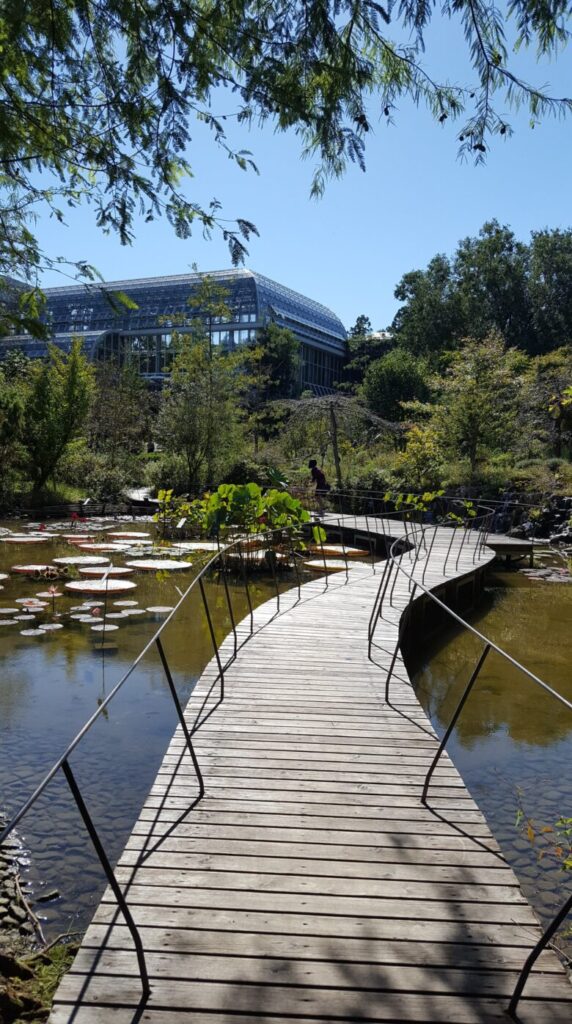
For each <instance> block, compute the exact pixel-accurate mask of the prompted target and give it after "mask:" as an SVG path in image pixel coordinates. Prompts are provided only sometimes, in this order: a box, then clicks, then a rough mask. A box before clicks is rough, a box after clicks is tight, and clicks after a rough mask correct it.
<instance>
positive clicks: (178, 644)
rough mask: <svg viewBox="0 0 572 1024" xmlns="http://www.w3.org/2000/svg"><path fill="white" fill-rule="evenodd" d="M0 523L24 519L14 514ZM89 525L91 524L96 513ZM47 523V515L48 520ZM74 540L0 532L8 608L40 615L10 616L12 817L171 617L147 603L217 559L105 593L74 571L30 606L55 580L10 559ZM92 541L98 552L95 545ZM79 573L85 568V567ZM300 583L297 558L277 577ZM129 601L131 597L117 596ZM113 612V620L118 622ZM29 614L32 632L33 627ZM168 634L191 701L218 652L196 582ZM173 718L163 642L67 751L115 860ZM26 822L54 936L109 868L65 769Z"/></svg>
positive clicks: (73, 549) (2, 710) (0, 605)
mask: <svg viewBox="0 0 572 1024" xmlns="http://www.w3.org/2000/svg"><path fill="white" fill-rule="evenodd" d="M20 525H21V524H20ZM0 526H4V527H8V528H9V529H11V530H12V531H14V530H15V529H16V525H15V523H14V522H13V521H10V522H8V523H4V524H0ZM105 526H106V533H105V534H103V535H100V536H98V537H96V538H95V540H96V542H98V541H100V542H101V541H106V540H107V539H108V538H107V533H108V531H109V530H111V529H113V528H115V529H118V530H127V531H138V532H146V531H148V532H150V533H151V534H152V535H153V534H154V526H153V524H152V523H143V524H141V523H139V522H138V523H135V524H133V523H128V524H126V523H120V524H117V523H116V524H112V523H106V524H105ZM89 528H90V532H91V529H92V526H91V524H90V527H89ZM51 530H52V528H51V527H48V531H46V532H48V533H49V532H51ZM68 532H69V529H68ZM78 553H80V549H79V548H78V547H77V546H76V545H75V544H70V542H69V541H66V540H64V539H63V536H62V535H58V536H55V537H49V536H46V538H45V539H43V540H42V541H41V542H39V543H37V544H36V543H26V542H22V543H6V542H0V573H7V574H9V575H8V578H6V579H2V580H0V584H1V585H2V587H3V590H1V591H0V620H2V619H6V620H14V619H15V618H16V615H29V614H33V615H34V619H33V620H32V619H24V620H21V621H11V624H10V625H7V626H3V627H2V628H0V665H1V666H2V668H1V679H0V810H2V811H3V812H4V813H6V814H7V815H8V816H10V815H11V814H13V813H14V812H15V811H16V810H18V808H19V807H20V806H21V804H23V803H24V801H25V800H26V799H27V798H28V796H29V795H30V794H31V793H32V792H33V790H34V788H35V786H36V785H37V784H38V782H39V781H40V780H41V778H42V777H43V775H44V774H45V772H46V771H47V769H48V768H49V767H50V765H51V764H52V762H53V761H55V760H56V758H57V757H58V756H59V755H60V754H61V753H62V752H63V750H64V749H65V747H66V746H67V744H68V742H69V741H70V740H71V739H72V738H73V736H74V735H75V733H76V732H77V731H78V729H79V728H80V727H81V726H82V724H83V723H84V722H85V721H86V720H87V719H88V718H89V716H90V715H91V714H92V713H93V712H94V711H95V710H96V709H97V707H98V705H99V704H100V703H101V701H102V700H103V699H104V698H105V696H106V694H108V693H109V692H110V690H111V689H112V688H113V686H114V685H115V683H116V682H117V681H118V680H119V679H120V677H121V676H122V675H123V673H124V672H125V671H126V670H127V668H128V667H129V665H130V663H131V662H132V661H133V659H134V658H135V657H136V656H137V655H138V654H139V652H140V651H141V649H142V648H143V646H144V645H145V643H146V642H147V641H148V640H149V639H150V638H151V636H152V635H153V634H154V632H155V631H156V630H157V628H158V627H159V625H160V623H161V621H162V619H164V618H165V617H166V614H167V613H166V612H165V611H163V612H160V611H151V610H149V609H153V608H155V609H157V608H163V609H166V608H168V607H172V606H174V605H175V604H176V603H177V601H178V600H179V597H180V593H181V591H184V590H185V589H186V588H187V587H188V586H189V584H190V583H191V582H192V580H193V578H194V576H195V575H196V572H197V571H198V569H200V568H201V567H202V566H203V565H204V563H205V561H206V560H207V559H208V558H209V555H208V554H206V555H205V554H199V553H197V554H196V555H195V554H192V555H190V559H191V562H192V565H191V567H190V568H188V569H187V571H181V572H170V573H161V572H159V573H155V572H145V573H143V572H137V573H136V574H134V575H133V576H130V577H129V579H130V580H132V581H133V582H135V583H136V588H135V589H133V590H130V591H129V592H128V593H125V594H118V595H117V596H112V597H108V598H107V600H106V602H105V605H104V602H102V601H101V600H100V599H98V598H94V597H93V596H89V595H82V594H70V593H68V592H67V591H66V589H65V584H66V582H69V579H70V577H69V576H68V577H66V578H63V579H58V580H56V581H55V586H56V587H57V590H58V592H60V593H62V596H61V597H54V598H53V601H52V599H51V598H47V597H45V598H41V599H40V600H44V601H46V602H47V603H46V605H45V607H44V608H43V609H38V610H37V611H33V610H32V611H31V612H30V611H29V609H27V608H26V607H25V606H23V605H22V604H20V601H22V600H24V599H29V600H33V599H35V598H36V596H37V595H38V594H39V593H45V592H46V591H47V590H48V588H49V586H50V585H53V584H54V581H53V580H46V579H30V578H28V577H26V576H23V575H18V574H15V573H13V571H12V568H13V566H14V565H18V564H53V560H54V559H55V558H58V557H75V556H76V555H77V554H78ZM81 553H83V552H81ZM85 553H86V554H87V552H85ZM92 554H93V555H94V556H95V557H97V553H96V552H92ZM135 555H137V552H135ZM110 557H112V558H113V563H114V564H115V565H117V566H122V565H125V563H126V562H128V561H129V560H131V559H132V558H133V557H134V556H133V554H129V553H125V552H118V553H117V555H115V554H110ZM72 576H73V577H74V579H75V578H78V579H79V572H78V570H77V568H76V569H74V570H73V571H72ZM295 583H296V576H295V574H294V573H293V572H292V571H288V570H285V571H283V572H282V573H280V574H279V576H278V586H279V589H280V590H284V589H287V588H290V587H292V586H294V585H295ZM229 590H230V594H231V600H232V606H233V612H234V615H235V619H236V621H240V619H242V618H243V617H244V616H245V615H246V614H247V612H248V603H247V597H246V592H245V589H244V585H243V583H242V582H241V581H240V580H239V579H234V580H233V579H232V577H231V578H229ZM206 591H207V597H208V600H209V605H210V609H211V614H212V616H213V621H214V627H215V632H216V634H217V640H218V641H220V640H221V639H222V637H223V636H224V635H226V634H227V633H228V632H229V631H230V620H229V614H228V606H227V602H226V597H225V592H224V587H223V586H222V585H221V583H220V581H219V580H218V577H216V576H215V574H214V573H213V574H212V576H209V577H208V578H207V582H206ZM275 593H276V590H275V585H274V582H273V579H272V576H271V575H270V576H269V577H267V576H266V575H263V574H261V573H257V574H256V575H253V576H252V577H251V579H250V595H251V600H252V603H253V605H254V606H257V605H259V604H261V603H262V602H263V601H266V600H268V599H269V598H270V597H272V596H274V595H275ZM84 597H85V601H87V602H88V603H92V602H93V603H94V604H95V605H96V606H97V607H92V608H91V609H88V610H87V611H84V612H83V613H82V612H74V611H72V609H73V608H74V607H76V606H82V605H83V602H84ZM122 601H130V602H131V605H130V606H127V607H125V605H123V604H121V603H119V604H117V603H116V602H122ZM52 604H53V608H54V609H55V615H54V612H53V608H52ZM9 608H14V609H18V611H17V612H16V614H9V613H5V614H2V609H9ZM122 612H124V613H125V614H124V615H122V616H121V618H115V617H114V616H116V615H118V614H120V613H122ZM92 613H94V614H92ZM104 613H107V615H111V616H112V618H111V619H110V618H106V620H105V621H106V622H107V624H108V625H107V627H106V629H107V632H106V634H105V636H104V643H103V649H102V642H101V639H102V632H101V630H94V629H93V626H94V625H96V626H101V621H100V620H101V619H102V618H103V617H104ZM71 615H80V616H81V618H71V617H70V616H71ZM82 620H84V621H82ZM48 623H57V624H60V625H62V626H63V628H61V629H57V630H48V631H45V633H44V635H41V634H36V633H35V630H36V629H37V628H38V626H39V625H40V624H48ZM109 624H111V625H115V626H116V627H117V628H116V629H115V630H113V629H112V630H110V629H109ZM30 627H32V628H33V629H34V632H33V633H32V635H26V633H27V630H28V629H30ZM22 631H24V633H23V632H22ZM163 646H164V649H165V653H166V655H167V659H168V661H169V665H170V668H171V671H172V674H173V678H174V682H175V684H176V687H177V691H178V694H179V698H180V701H181V704H182V705H183V707H184V706H185V704H186V702H187V700H188V699H189V696H190V694H191V692H192V689H193V686H194V685H195V682H196V680H197V678H198V677H199V675H200V673H201V672H202V670H203V668H204V667H205V665H206V664H207V662H208V661H209V660H210V659H211V657H212V655H213V649H212V643H211V638H210V635H209V632H208V627H207V623H206V618H205V615H204V611H203V608H202V602H201V600H200V595H199V593H198V589H197V592H195V591H193V592H192V593H191V594H190V595H189V598H188V599H187V600H186V602H185V603H184V604H183V605H182V607H181V609H180V611H179V612H178V613H177V615H176V616H175V617H174V620H173V621H172V622H171V623H169V624H168V625H167V626H166V628H165V631H164V633H163ZM176 725H177V718H176V712H175V708H174V705H173V701H172V698H171V696H170V693H169V689H168V686H167V683H166V681H165V676H164V672H163V670H162V667H161V664H160V661H159V658H158V655H157V654H156V652H155V650H154V649H153V650H152V651H151V652H149V654H148V655H147V656H146V657H145V658H144V659H143V661H142V662H141V664H140V665H139V666H138V668H137V669H136V671H135V673H134V674H133V676H132V677H131V678H130V679H129V680H128V682H127V683H126V684H125V686H124V687H123V689H122V690H121V691H120V692H119V694H118V695H117V697H116V698H115V699H114V700H113V702H112V703H111V705H110V707H109V708H108V709H107V710H106V711H105V712H104V714H102V715H101V716H100V718H99V719H98V721H97V722H96V723H95V725H94V726H93V728H92V730H91V732H90V733H88V734H87V736H86V737H85V739H84V740H83V741H82V743H81V745H80V747H79V748H78V750H77V751H76V752H75V753H74V754H73V755H72V757H71V764H72V767H73V769H74V772H75V774H76V777H77V780H78V782H79V785H80V788H81V790H82V794H83V796H84V799H85V801H86V804H87V806H88V809H89V811H90V813H91V815H92V818H93V820H94V821H95V823H96V826H97V828H98V831H99V832H100V835H101V838H102V841H103V843H104V846H105V848H106V851H107V852H108V854H109V857H110V859H111V860H112V861H115V860H116V859H117V857H118V856H119V854H120V853H121V850H122V849H123V846H124V845H125V842H126V839H127V837H128V835H129V832H130V830H131V828H132V825H133V823H134V822H135V820H136V818H137V816H138V813H139V811H140V808H141V805H142V803H143V801H144V799H145V797H146V795H147V792H148V790H149V788H150V787H151V785H152V783H153V780H154V777H155V775H156V772H157V770H158V767H159V765H160V763H161V760H162V757H163V754H164V752H165V750H166V748H167V745H168V742H169V740H170V737H171V735H172V733H173V731H174V729H175V727H176ZM18 834H19V839H20V840H21V842H22V844H23V851H22V860H23V864H24V867H25V871H24V875H25V877H26V878H27V879H28V880H29V881H30V882H31V884H32V887H33V894H34V898H37V897H38V896H40V897H41V896H42V895H48V894H49V893H51V892H53V891H54V890H57V892H58V893H59V895H58V896H56V897H55V898H53V899H51V900H49V901H48V902H46V903H41V904H38V905H36V907H35V909H36V911H37V912H38V914H39V916H40V918H41V919H42V923H43V928H44V932H45V934H46V937H47V938H50V937H51V938H53V937H55V936H56V935H58V934H60V933H62V932H67V931H72V930H76V929H77V930H82V929H84V928H85V927H86V926H87V924H88V923H89V920H90V918H91V916H92V914H93V910H94V908H95V906H96V905H97V902H98V899H99V898H100V896H101V893H102V891H103V888H104V878H103V874H102V869H101V867H100V865H99V862H98V861H97V860H96V857H95V854H94V853H93V850H92V848H91V845H90V841H89V839H88V837H87V834H86V833H85V830H84V828H83V825H82V823H81V820H80V818H79V814H78V811H77V809H76V806H75V803H74V801H73V799H72V797H71V795H70V793H69V791H68V788H67V784H66V782H65V780H64V779H63V776H62V775H61V772H60V773H58V776H57V777H56V778H55V779H54V781H53V782H52V783H51V784H50V786H49V787H48V789H47V790H46V792H45V793H44V794H43V796H42V797H41V798H40V800H39V801H38V803H37V804H36V807H35V809H34V810H32V811H31V812H30V813H29V814H28V815H27V816H26V818H25V819H24V821H23V822H22V823H21V826H20V829H19V833H18Z"/></svg>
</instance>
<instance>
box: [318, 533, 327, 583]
mask: <svg viewBox="0 0 572 1024" xmlns="http://www.w3.org/2000/svg"><path fill="white" fill-rule="evenodd" d="M322 532H325V531H324V528H323V526H318V543H319V545H320V551H321V552H322V562H323V563H324V579H325V584H326V588H327V587H328V586H329V580H328V568H327V565H326V555H325V552H324V541H323V539H322Z"/></svg>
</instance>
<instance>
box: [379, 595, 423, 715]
mask: <svg viewBox="0 0 572 1024" xmlns="http://www.w3.org/2000/svg"><path fill="white" fill-rule="evenodd" d="M416 590H417V584H415V586H414V587H413V591H412V592H411V595H410V597H409V601H408V602H407V605H406V607H405V608H404V609H403V614H404V613H405V611H406V609H407V608H409V606H410V604H411V602H412V601H413V598H414V597H415V591H416ZM403 614H402V616H401V621H403ZM400 647H401V622H400V624H399V627H398V631H397V643H396V645H395V650H394V652H393V657H392V659H391V664H390V666H389V672H388V673H387V676H386V679H385V703H386V704H389V683H390V681H391V677H392V675H393V670H394V668H395V662H396V661H397V655H398V654H399V648H400Z"/></svg>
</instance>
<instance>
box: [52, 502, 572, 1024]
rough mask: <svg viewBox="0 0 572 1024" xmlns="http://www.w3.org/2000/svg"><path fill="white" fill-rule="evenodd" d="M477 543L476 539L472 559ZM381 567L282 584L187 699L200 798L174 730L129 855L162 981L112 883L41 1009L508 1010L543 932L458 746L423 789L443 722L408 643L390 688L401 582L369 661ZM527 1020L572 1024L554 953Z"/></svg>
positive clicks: (451, 1018)
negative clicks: (387, 693) (411, 665)
mask: <svg viewBox="0 0 572 1024" xmlns="http://www.w3.org/2000/svg"><path fill="white" fill-rule="evenodd" d="M369 524H370V526H371V520H370V521H369ZM395 529H397V527H396V528H395ZM443 533H445V531H443ZM449 536H450V534H448V533H447V534H446V536H444V537H443V538H441V537H438V538H437V541H436V544H435V548H434V554H435V558H432V564H435V566H437V565H438V566H439V568H434V569H433V570H430V571H429V572H428V573H427V576H426V583H427V584H428V585H431V586H433V585H437V584H438V583H439V582H441V581H442V580H443V579H444V577H443V576H442V575H441V571H442V563H443V559H442V558H440V557H438V554H439V551H441V552H442V551H443V550H445V547H444V546H445V545H446V543H448V538H449ZM491 557H492V556H491V553H490V552H488V551H485V552H483V555H482V557H481V558H480V562H479V560H478V561H477V564H481V565H482V564H484V563H485V562H487V561H489V560H490V558H491ZM472 559H473V549H472V547H471V546H470V545H469V546H468V547H467V549H466V551H464V552H463V554H462V557H461V559H460V562H459V574H460V575H462V574H465V573H467V572H470V571H472V570H473V568H474V566H473V561H472ZM453 568H454V562H453V563H452V564H451V566H450V573H449V575H451V573H452V571H453ZM379 578H380V577H379V571H378V574H377V575H374V574H373V573H372V570H371V567H370V568H367V567H364V566H363V565H362V564H355V565H350V570H349V575H348V577H347V578H346V574H345V573H341V574H339V575H336V576H332V577H330V579H329V581H328V586H327V587H326V586H325V584H324V581H323V580H322V579H319V580H314V581H312V582H311V583H309V584H307V585H305V586H304V587H303V588H302V593H301V600H298V594H297V592H295V591H291V592H289V593H288V594H287V595H283V597H282V600H281V612H280V614H279V615H276V614H275V613H276V603H275V601H273V602H269V603H268V604H267V605H263V606H262V607H261V608H260V609H258V610H257V612H256V613H255V625H256V633H255V635H254V636H253V637H252V638H251V639H250V640H249V641H248V643H245V644H244V646H242V647H241V648H240V650H239V653H238V657H237V658H236V660H235V661H234V662H233V664H232V665H231V667H230V668H229V669H228V671H227V673H226V680H225V688H226V691H225V699H224V702H223V703H222V704H218V706H217V705H216V699H215V698H216V693H217V692H218V688H215V691H214V692H213V693H211V697H210V699H209V700H208V701H207V704H206V706H204V707H203V702H204V700H205V697H206V695H207V694H208V692H209V689H210V688H211V687H212V682H213V679H214V677H215V667H214V666H213V665H211V666H209V668H208V669H207V671H206V672H205V673H204V675H203V676H202V678H201V680H200V682H199V684H198V686H197V688H196V690H195V692H194V694H193V696H192V698H191V700H190V702H189V705H188V706H187V710H186V718H187V721H188V723H189V725H192V726H193V727H194V728H195V733H194V742H195V748H196V751H197V754H198V757H199V760H200V763H201V766H202V768H203V772H204V778H205V785H206V794H205V796H204V797H203V799H202V800H201V801H200V802H199V803H198V804H196V806H192V805H193V802H194V800H195V799H196V796H197V783H196V780H195V777H194V774H193V770H192V764H191V759H190V756H189V754H188V752H187V751H186V749H185V747H184V742H183V738H182V733H181V731H180V730H178V731H177V732H176V734H175V736H174V738H173V740H172V742H171V744H170V746H169V749H168V751H167V754H166V756H165V758H164V761H163V764H162V767H161V769H160V771H159V774H158V776H157V779H156V782H155V785H154V786H153V788H152V790H151V792H150V794H149V797H148V799H147V800H146V802H145V805H144V807H143V809H142V812H141V815H140V818H139V820H138V822H137V824H136V825H135V828H134V830H133V833H132V835H131V837H130V839H129V841H128V843H127V846H126V848H125V851H124V853H123V856H122V857H121V860H120V862H119V867H118V870H117V874H118V878H119V879H120V881H121V883H122V884H123V885H124V887H125V890H126V893H127V898H128V901H129V905H130V907H131V910H132V913H133V915H134V918H135V920H136V922H137V924H138V925H139V926H140V932H141V936H142V939H143V943H144V947H145V951H146V959H147V964H148V968H149V972H150V975H151V995H150V997H149V998H148V1000H146V1001H145V1002H141V1001H140V997H141V987H140V982H139V977H138V972H137V962H136V958H135V954H134V952H133V946H132V942H131V939H130V936H129V933H128V930H127V928H126V927H125V925H124V924H123V922H122V918H121V916H120V915H119V914H118V912H117V909H116V905H115V901H114V899H113V897H112V895H111V894H110V892H109V891H107V892H106V893H105V895H104V897H103V899H102V902H101V904H100V906H99V909H98V911H97V912H96V914H95V917H94V919H93V922H92V924H91V926H90V928H89V929H88V931H87V933H86V936H85V939H84V942H83V944H82V947H81V950H80V952H79V953H78V956H77V958H76V961H75V963H74V966H73V968H72V970H71V971H70V973H69V974H68V975H67V976H66V978H65V979H64V980H63V982H62V984H61V986H60V988H59V990H58V993H57V998H56V1002H55V1005H54V1010H53V1012H52V1016H51V1018H50V1024H71V1022H72V1021H73V1022H76V1024H128V1022H129V1024H131V1022H133V1024H134V1022H135V1021H141V1022H148V1024H246V1022H252V1024H263V1022H267V1024H326V1022H330V1021H331V1022H334V1021H343V1022H348V1024H349V1022H354V1021H364V1022H366V1021H369V1022H378V1021H379V1022H385V1024H388V1022H394V1024H397V1022H406V1021H418V1022H421V1021H423V1022H448V1024H485V1022H489V1021H491V1022H492V1021H505V1022H506V1021H507V1020H508V1018H507V1017H506V1014H505V1008H506V1005H507V1003H508V999H509V997H510V994H511V993H512V990H513V988H514V985H515V982H516V979H517V976H518V972H519V970H520V968H521V966H522V964H523V963H524V960H525V959H526V956H527V953H528V951H529V950H530V949H531V948H532V947H533V946H534V944H535V942H536V941H537V938H538V937H539V934H540V933H539V928H538V925H537V922H536V919H535V916H534V914H533V913H532V911H531V909H530V907H529V905H528V904H527V902H526V900H525V899H524V897H523V895H522V894H521V892H520V889H519V886H518V883H517V880H516V878H515V876H514V874H513V873H512V871H511V870H510V868H509V867H508V866H507V865H506V863H505V861H504V859H503V857H502V855H501V853H500V850H499V847H498V845H497V843H496V842H495V840H494V839H493V837H492V835H491V833H490V831H489V828H488V826H487V823H486V821H485V819H484V817H483V815H482V814H481V812H480V811H479V809H478V807H477V806H476V804H475V803H474V801H473V800H472V798H471V797H470V795H469V793H468V792H467V789H466V787H465V786H464V784H463V782H462V780H461V778H460V776H459V775H458V773H457V771H456V770H455V768H454V766H453V765H452V763H451V761H450V760H449V759H448V758H447V757H444V758H443V759H442V761H441V764H440V766H439V767H438V768H437V771H436V773H435V776H434V780H433V783H432V787H431V791H430V807H425V806H423V805H422V804H421V803H420V799H419V798H420V792H421V787H422V782H423V778H424V773H425V771H426V769H427V767H428V765H429V763H430V760H431V758H432V756H433V754H434V751H435V749H436V739H435V735H434V733H433V730H432V728H431V726H430V724H429V722H428V720H427V718H426V717H425V714H424V712H423V710H422V708H421V707H420V705H419V703H418V702H417V700H416V698H415V694H414V693H413V690H412V688H411V685H410V683H409V680H408V678H407V675H406V672H405V668H404V666H403V663H402V662H401V660H399V659H398V661H397V664H396V677H395V679H394V682H393V684H392V703H391V705H390V706H388V705H386V704H385V703H384V700H383V695H384V685H385V677H386V674H387V667H388V665H389V663H390V660H391V656H392V654H393V650H394V647H395V641H396V636H397V623H398V620H399V615H400V608H403V606H404V604H405V602H406V586H405V581H404V578H401V579H400V581H399V582H398V584H397V586H396V590H395V606H396V607H395V610H394V611H393V612H392V613H391V617H389V618H388V617H385V618H384V619H383V620H381V621H380V624H379V628H378V631H377V633H376V645H377V646H376V648H375V649H374V661H373V662H372V661H369V660H368V657H367V626H368V620H369V616H370V613H371V609H372V605H373V600H374V596H375V592H376V589H377V586H378V584H379ZM239 634H240V638H241V639H243V638H246V636H247V634H248V630H247V624H246V623H245V624H243V625H242V626H241V627H240V629H239ZM224 649H225V651H226V652H230V650H231V647H230V643H229V641H226V642H225V645H224ZM209 712H212V713H209ZM197 718H198V721H197ZM518 1019H519V1020H521V1021H523V1022H526V1024H564V1022H566V1024H570V1022H571V1021H572V987H571V986H570V984H569V982H568V980H567V979H566V976H565V974H564V971H563V969H562V967H561V966H560V964H559V962H558V960H557V959H556V957H555V956H554V954H552V953H544V954H542V956H541V957H540V959H539V961H538V962H537V965H536V968H535V970H534V972H533V975H532V976H531V978H530V980H529V982H528V984H527V987H526V989H525V997H524V998H523V999H522V1001H521V1003H520V1006H519V1017H518Z"/></svg>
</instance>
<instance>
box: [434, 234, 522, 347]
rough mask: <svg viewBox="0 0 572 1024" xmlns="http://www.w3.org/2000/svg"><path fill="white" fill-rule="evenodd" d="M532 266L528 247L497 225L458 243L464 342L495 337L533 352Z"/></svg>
mask: <svg viewBox="0 0 572 1024" xmlns="http://www.w3.org/2000/svg"><path fill="white" fill-rule="evenodd" d="M528 262H529V252H528V247H527V246H526V245H524V244H523V243H522V242H518V241H517V240H516V238H515V236H514V233H513V232H512V231H511V230H510V228H509V227H507V226H506V225H500V224H499V223H498V221H496V220H493V221H489V222H487V223H486V224H484V225H483V227H482V228H481V230H480V231H479V234H478V236H477V237H476V238H465V239H463V241H462V242H460V243H459V246H458V248H457V252H456V254H455V259H454V262H453V274H454V278H455V281H456V295H457V300H458V303H459V306H460V320H461V325H460V327H461V331H462V333H463V335H464V336H468V335H470V336H471V337H473V338H484V337H486V335H487V334H489V333H490V332H491V331H496V332H498V333H499V334H500V335H501V336H502V337H503V338H504V341H505V342H506V344H507V345H509V346H511V345H518V346H519V348H522V349H524V350H525V351H526V352H534V351H535V348H536V337H535V331H534V325H533V322H532V316H531V309H530V300H529V295H528Z"/></svg>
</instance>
